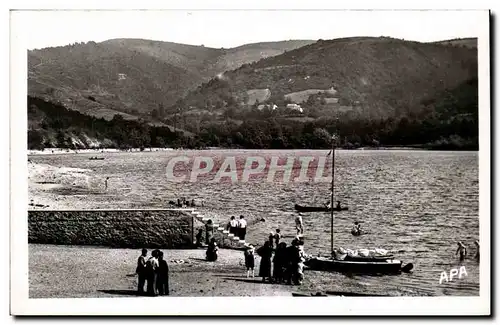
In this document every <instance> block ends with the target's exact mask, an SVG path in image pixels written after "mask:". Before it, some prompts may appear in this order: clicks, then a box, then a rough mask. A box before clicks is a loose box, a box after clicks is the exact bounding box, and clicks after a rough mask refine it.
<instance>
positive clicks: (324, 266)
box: [304, 257, 413, 274]
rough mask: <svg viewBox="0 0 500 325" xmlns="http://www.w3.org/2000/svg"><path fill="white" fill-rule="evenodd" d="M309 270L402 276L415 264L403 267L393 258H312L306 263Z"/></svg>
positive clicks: (400, 262)
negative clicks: (402, 273)
mask: <svg viewBox="0 0 500 325" xmlns="http://www.w3.org/2000/svg"><path fill="white" fill-rule="evenodd" d="M304 264H305V265H306V266H307V267H308V268H310V269H312V270H317V271H336V272H341V273H351V274H352V273H356V274H400V273H401V272H409V271H410V270H411V269H413V264H411V263H408V264H406V265H405V266H403V262H402V261H400V260H397V259H394V258H393V257H376V258H360V259H355V258H351V259H349V260H336V259H333V258H328V257H311V258H309V259H307V260H306V261H305V263H304Z"/></svg>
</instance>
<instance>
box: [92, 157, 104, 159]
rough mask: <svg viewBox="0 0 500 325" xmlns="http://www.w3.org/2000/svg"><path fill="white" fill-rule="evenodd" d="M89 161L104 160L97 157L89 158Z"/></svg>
mask: <svg viewBox="0 0 500 325" xmlns="http://www.w3.org/2000/svg"><path fill="white" fill-rule="evenodd" d="M89 160H104V158H99V157H90V158H89Z"/></svg>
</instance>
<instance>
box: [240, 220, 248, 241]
mask: <svg viewBox="0 0 500 325" xmlns="http://www.w3.org/2000/svg"><path fill="white" fill-rule="evenodd" d="M246 235H247V221H246V220H245V217H244V216H240V221H239V222H238V238H239V239H242V240H245V236H246Z"/></svg>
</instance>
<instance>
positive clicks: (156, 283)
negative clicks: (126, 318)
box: [135, 248, 170, 296]
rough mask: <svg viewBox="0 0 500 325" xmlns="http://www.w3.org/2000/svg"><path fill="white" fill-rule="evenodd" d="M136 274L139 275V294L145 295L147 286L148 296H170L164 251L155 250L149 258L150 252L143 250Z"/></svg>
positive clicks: (138, 260)
mask: <svg viewBox="0 0 500 325" xmlns="http://www.w3.org/2000/svg"><path fill="white" fill-rule="evenodd" d="M135 273H136V274H137V275H138V278H139V280H138V288H137V292H138V293H139V294H140V295H143V294H144V293H145V292H144V285H145V284H146V287H147V289H146V294H147V295H148V296H157V295H160V296H168V295H169V294H170V289H169V281H168V264H167V261H166V260H165V259H164V254H163V252H162V251H160V250H158V249H155V250H154V251H153V252H152V253H151V256H150V257H149V258H148V250H147V249H145V248H143V249H142V253H141V256H139V258H138V259H137V268H136V270H135Z"/></svg>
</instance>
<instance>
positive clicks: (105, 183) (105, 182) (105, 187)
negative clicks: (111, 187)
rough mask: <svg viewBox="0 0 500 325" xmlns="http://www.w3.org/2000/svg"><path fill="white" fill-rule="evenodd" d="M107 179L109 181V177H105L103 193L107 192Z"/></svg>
mask: <svg viewBox="0 0 500 325" xmlns="http://www.w3.org/2000/svg"><path fill="white" fill-rule="evenodd" d="M108 179H109V177H106V179H105V180H104V190H105V191H107V190H108Z"/></svg>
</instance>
